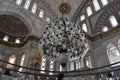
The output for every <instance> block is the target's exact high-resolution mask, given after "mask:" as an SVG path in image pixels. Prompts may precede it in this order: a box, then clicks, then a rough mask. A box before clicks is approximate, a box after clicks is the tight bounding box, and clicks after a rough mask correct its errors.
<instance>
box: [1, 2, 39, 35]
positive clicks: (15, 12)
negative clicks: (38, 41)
mask: <svg viewBox="0 0 120 80" xmlns="http://www.w3.org/2000/svg"><path fill="white" fill-rule="evenodd" d="M9 4H11V3H9ZM2 6H3V7H4V8H2V7H1V8H0V15H11V16H14V17H17V18H19V19H20V20H21V21H23V22H24V23H25V25H26V27H27V28H28V30H29V31H30V35H38V36H39V34H38V29H37V26H36V24H35V22H34V20H32V17H31V15H30V14H29V13H27V12H26V11H25V10H22V9H21V8H20V7H17V6H16V5H12V4H11V6H9V5H2Z"/></svg>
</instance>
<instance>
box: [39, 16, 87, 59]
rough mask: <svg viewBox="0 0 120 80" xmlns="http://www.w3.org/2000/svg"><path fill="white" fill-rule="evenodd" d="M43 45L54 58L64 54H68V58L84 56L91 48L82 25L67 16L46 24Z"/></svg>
mask: <svg viewBox="0 0 120 80" xmlns="http://www.w3.org/2000/svg"><path fill="white" fill-rule="evenodd" d="M41 45H42V47H43V50H44V54H45V55H47V56H48V57H50V58H54V59H55V58H57V57H60V56H62V55H63V56H65V55H67V57H68V59H78V58H83V57H84V56H85V54H86V53H87V51H88V50H89V46H88V42H87V40H86V39H85V36H84V33H83V31H82V29H81V27H80V26H79V25H76V24H74V23H73V22H72V21H69V20H68V19H67V18H60V19H59V20H56V21H53V22H52V23H50V24H48V25H47V26H46V30H45V32H44V34H43V35H42V38H41Z"/></svg>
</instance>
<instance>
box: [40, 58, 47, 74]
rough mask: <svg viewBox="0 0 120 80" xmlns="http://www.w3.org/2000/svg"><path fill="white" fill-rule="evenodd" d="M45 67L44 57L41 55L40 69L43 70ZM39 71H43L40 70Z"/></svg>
mask: <svg viewBox="0 0 120 80" xmlns="http://www.w3.org/2000/svg"><path fill="white" fill-rule="evenodd" d="M45 68H46V58H45V57H44V56H43V57H42V60H41V70H45ZM41 73H44V72H43V71H41Z"/></svg>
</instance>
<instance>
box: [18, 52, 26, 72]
mask: <svg viewBox="0 0 120 80" xmlns="http://www.w3.org/2000/svg"><path fill="white" fill-rule="evenodd" d="M24 61H25V54H23V55H22V57H21V61H20V66H24ZM19 71H20V72H21V71H22V68H19Z"/></svg>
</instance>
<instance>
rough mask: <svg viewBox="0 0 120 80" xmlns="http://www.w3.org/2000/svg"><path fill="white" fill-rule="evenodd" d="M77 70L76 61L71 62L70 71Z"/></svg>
mask: <svg viewBox="0 0 120 80" xmlns="http://www.w3.org/2000/svg"><path fill="white" fill-rule="evenodd" d="M74 69H75V64H74V61H71V62H70V71H73V70H74Z"/></svg>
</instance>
